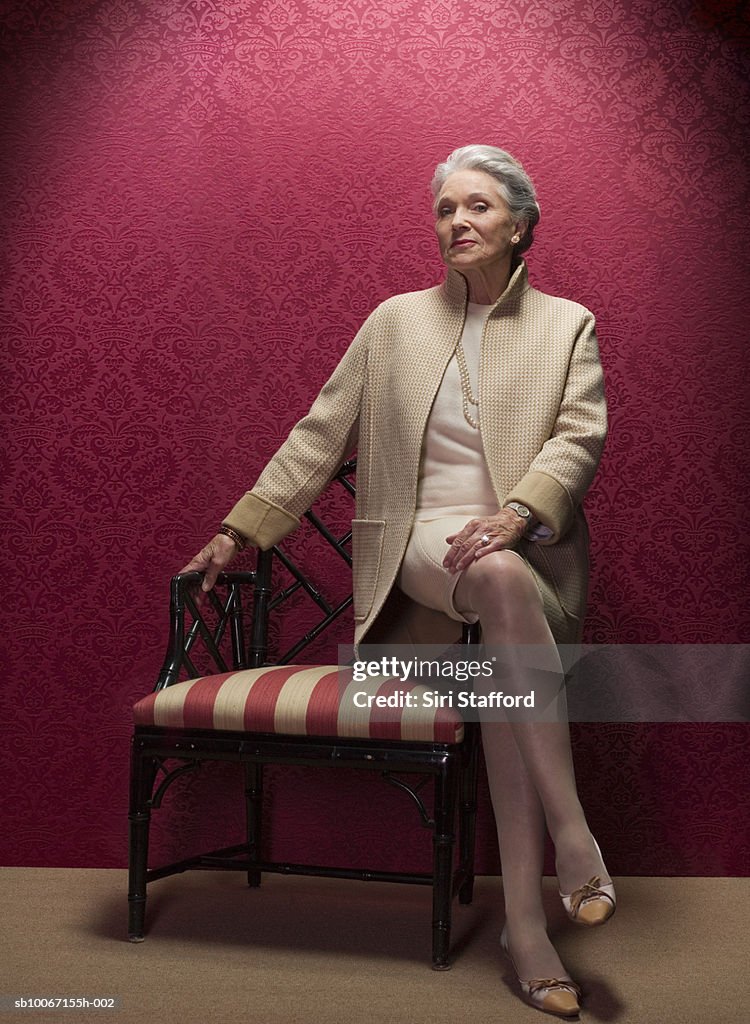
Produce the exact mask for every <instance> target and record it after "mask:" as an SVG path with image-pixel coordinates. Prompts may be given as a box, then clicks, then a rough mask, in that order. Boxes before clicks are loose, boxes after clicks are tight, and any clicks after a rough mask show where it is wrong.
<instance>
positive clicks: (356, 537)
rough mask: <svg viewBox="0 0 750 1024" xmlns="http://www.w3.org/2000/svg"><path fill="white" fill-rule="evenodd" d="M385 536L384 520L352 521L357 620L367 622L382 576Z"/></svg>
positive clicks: (355, 614) (355, 611)
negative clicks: (381, 565)
mask: <svg viewBox="0 0 750 1024" xmlns="http://www.w3.org/2000/svg"><path fill="white" fill-rule="evenodd" d="M384 537H385V520H384V519H354V520H352V563H353V565H352V570H353V574H354V580H353V591H354V619H355V621H356V622H364V620H365V619H366V618H367V616H368V615H369V614H370V609H371V608H372V602H373V600H374V599H375V590H376V588H377V585H378V579H379V577H380V564H381V559H382V557H383V539H384Z"/></svg>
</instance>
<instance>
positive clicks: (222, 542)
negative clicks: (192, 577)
mask: <svg viewBox="0 0 750 1024" xmlns="http://www.w3.org/2000/svg"><path fill="white" fill-rule="evenodd" d="M236 554H237V545H236V544H235V543H234V541H233V540H232V539H231V537H227V536H226V535H225V534H223V533H217V534H216V536H215V537H212V538H211V540H210V541H209V542H208V544H206V546H205V547H204V548H201V550H200V551H199V552H198V554H197V555H196V556H195V558H194V559H193V560H192V562H188V564H187V565H186V566H185V567H184V569H180V572H181V573H183V572H205V574H206V575H205V577H204V579H203V582H202V583H201V590H204V591H208V590H211V588H212V587H213V586H214V584H215V583H216V577H217V576H218V575H219V573H220V572H223V570H224V569H225V568H226V566H227V565H229V563H230V562H231V561H232V559H233V558H234V556H235V555H236Z"/></svg>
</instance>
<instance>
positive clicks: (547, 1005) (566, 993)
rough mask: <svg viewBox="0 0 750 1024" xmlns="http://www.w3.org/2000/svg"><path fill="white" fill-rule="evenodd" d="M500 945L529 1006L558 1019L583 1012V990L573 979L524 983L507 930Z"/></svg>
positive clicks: (564, 976) (501, 937)
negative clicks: (553, 1015) (509, 942)
mask: <svg viewBox="0 0 750 1024" xmlns="http://www.w3.org/2000/svg"><path fill="white" fill-rule="evenodd" d="M500 945H501V946H502V948H503V952H504V953H505V955H506V956H507V958H508V959H509V960H510V962H511V965H512V967H513V970H514V971H515V972H516V977H517V978H518V983H519V985H520V986H521V992H522V993H523V995H524V997H525V1000H526V1002H527V1003H528V1004H529V1006H533V1007H534V1008H535V1009H536V1010H542V1011H543V1012H544V1013H553V1014H555V1015H556V1016H557V1017H567V1018H571V1017H577V1016H578V1014H579V1013H580V1012H581V1006H580V1003H579V1002H578V1000H579V999H580V997H581V989H580V987H579V986H578V985H576V983H575V982H574V981H573V979H572V978H570V977H568V975H567V974H566V975H563V977H562V978H532V979H531V980H530V981H523V980H522V979H521V977H520V975H519V973H518V968H517V967H516V964H515V961H514V960H513V957H512V956H511V954H510V949H509V948H508V937H507V934H506V931H505V928H503V931H502V934H501V936H500Z"/></svg>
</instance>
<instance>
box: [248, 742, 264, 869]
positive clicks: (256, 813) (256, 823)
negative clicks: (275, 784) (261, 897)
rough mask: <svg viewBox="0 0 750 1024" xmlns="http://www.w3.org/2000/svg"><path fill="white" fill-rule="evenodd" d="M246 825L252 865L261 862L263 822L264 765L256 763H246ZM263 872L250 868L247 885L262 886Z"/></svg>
mask: <svg viewBox="0 0 750 1024" xmlns="http://www.w3.org/2000/svg"><path fill="white" fill-rule="evenodd" d="M245 815H246V818H245V823H246V829H247V832H246V835H247V856H248V860H250V861H251V862H252V863H257V862H258V861H259V860H260V841H261V822H262V819H263V765H262V764H258V763H256V762H255V761H248V762H246V763H245ZM260 878H261V872H260V871H259V870H257V869H255V868H250V869H249V870H248V872H247V884H248V885H249V886H251V887H252V888H254V889H256V888H257V887H258V886H259V885H260Z"/></svg>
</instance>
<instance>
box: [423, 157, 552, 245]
mask: <svg viewBox="0 0 750 1024" xmlns="http://www.w3.org/2000/svg"><path fill="white" fill-rule="evenodd" d="M465 170H471V171H484V173H485V174H489V175H490V176H491V177H493V178H494V179H495V181H496V182H497V186H498V191H499V192H500V195H501V196H502V197H503V199H504V200H505V202H506V203H507V204H508V209H509V210H510V212H511V214H512V215H513V218H514V220H517V221H521V222H523V224H524V225H525V231H524V233H523V236H522V238H521V241H520V242H519V243H518V245H517V246H516V250H515V251H516V252H517V253H519V254H520V253H522V252H526V250H527V249H528V248H529V247H530V246H531V243H532V242H533V241H534V228H535V227H536V225H537V224H538V223H539V218H540V216H541V210H540V209H539V203H538V202H537V199H536V192H535V191H534V186H533V185H532V183H531V179H530V178H529V176H528V174H527V173H526V171H524V169H523V167H522V166H521V165H520V163H519V162H518V160H516V159H515V158H514V157H512V156H511V155H510V153H506V152H505V150H504V149H498V148H497V147H496V146H461V148H460V149H454V150H453V152H452V153H451V154H450V156H449V157H448V159H447V160H445V161H444V162H443V163H441V164H438V165H437V167H436V168H435V174H434V176H433V179H432V183H431V185H430V187H431V189H432V194H433V196H434V197H435V199H437V197H438V195H439V194H440V190H441V189H442V187H443V185H444V184H445V179H446V178H447V177H448V175H449V174H453V172H454V171H465Z"/></svg>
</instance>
